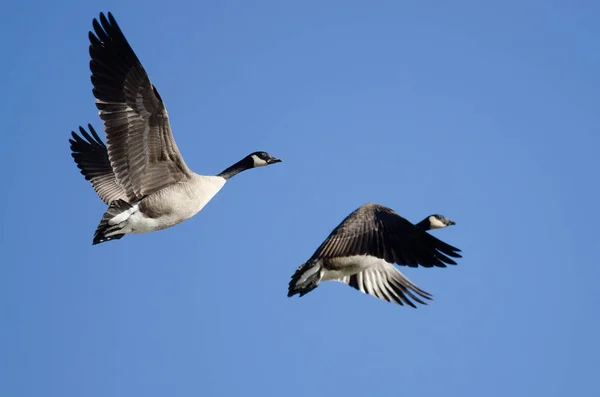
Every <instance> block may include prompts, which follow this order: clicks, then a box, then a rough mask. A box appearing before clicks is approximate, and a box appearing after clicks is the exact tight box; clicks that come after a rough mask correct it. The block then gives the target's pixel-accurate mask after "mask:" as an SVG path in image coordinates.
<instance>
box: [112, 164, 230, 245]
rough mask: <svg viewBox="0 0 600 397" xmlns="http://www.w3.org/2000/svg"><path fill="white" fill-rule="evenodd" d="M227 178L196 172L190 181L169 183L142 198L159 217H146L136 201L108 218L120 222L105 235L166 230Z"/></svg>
mask: <svg viewBox="0 0 600 397" xmlns="http://www.w3.org/2000/svg"><path fill="white" fill-rule="evenodd" d="M225 182H226V180H225V179H224V178H221V177H218V176H203V175H195V176H194V178H193V179H192V180H191V181H190V182H185V183H179V184H176V185H171V186H168V187H166V188H164V189H162V190H160V191H158V192H156V193H154V194H152V195H151V196H149V197H147V198H145V199H144V202H145V204H147V205H149V206H151V208H152V212H153V213H154V214H159V216H158V217H154V218H152V217H148V216H146V215H145V214H144V213H142V212H141V211H140V208H139V207H140V206H139V204H136V205H134V206H133V207H132V208H131V209H129V210H127V211H125V212H122V213H120V214H119V215H117V216H115V217H114V218H112V219H111V220H109V221H108V223H109V225H118V224H121V227H120V228H119V230H118V231H115V232H113V233H110V234H107V236H108V237H110V236H111V235H113V234H129V233H148V232H153V231H156V230H161V229H166V228H168V227H171V226H174V225H176V224H178V223H181V222H183V221H185V220H186V219H189V218H191V217H193V216H194V215H196V214H197V213H198V212H200V210H202V208H204V207H205V206H206V204H208V202H209V201H210V200H211V199H212V198H213V197H214V196H215V195H216V194H217V193H218V192H219V191H220V190H221V189H222V188H223V186H224V185H225Z"/></svg>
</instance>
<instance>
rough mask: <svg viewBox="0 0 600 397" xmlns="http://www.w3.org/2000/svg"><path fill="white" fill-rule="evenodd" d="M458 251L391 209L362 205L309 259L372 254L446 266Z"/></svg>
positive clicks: (388, 259) (392, 260)
mask: <svg viewBox="0 0 600 397" xmlns="http://www.w3.org/2000/svg"><path fill="white" fill-rule="evenodd" d="M459 252H460V250H459V249H458V248H455V247H453V246H451V245H449V244H446V243H444V242H443V241H441V240H439V239H437V238H436V237H434V236H432V235H431V234H429V233H427V232H425V231H423V230H421V229H419V228H418V227H416V226H415V225H413V224H412V223H411V222H409V221H408V220H406V219H404V218H403V217H401V216H400V215H398V214H397V213H396V212H394V211H393V210H392V209H390V208H387V207H384V206H381V205H378V204H365V205H363V206H361V207H360V208H358V209H357V210H355V211H354V212H352V213H351V214H350V215H348V216H347V217H346V218H345V219H344V220H343V221H342V223H340V224H339V225H338V226H337V227H336V228H335V229H334V230H333V231H332V232H331V234H330V235H329V237H327V239H326V240H325V241H324V242H323V243H322V244H321V246H320V247H319V248H318V249H317V250H316V251H315V253H314V254H313V256H312V257H311V259H310V260H309V261H311V260H316V259H319V258H323V259H324V258H335V257H344V256H352V255H371V256H375V257H377V258H381V259H384V260H385V261H386V262H389V263H396V264H398V265H405V266H411V267H417V266H419V265H421V266H424V267H434V266H435V267H446V265H447V264H451V265H455V264H456V262H455V261H454V260H452V259H451V258H449V257H453V258H461V255H460V254H459Z"/></svg>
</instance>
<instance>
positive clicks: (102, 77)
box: [89, 13, 192, 200]
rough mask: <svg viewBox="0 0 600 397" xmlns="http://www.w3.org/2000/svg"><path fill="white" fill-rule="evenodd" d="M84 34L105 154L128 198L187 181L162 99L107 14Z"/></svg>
mask: <svg viewBox="0 0 600 397" xmlns="http://www.w3.org/2000/svg"><path fill="white" fill-rule="evenodd" d="M93 26H94V32H90V34H89V39H90V56H91V61H90V70H91V72H92V83H93V85H94V89H93V93H94V96H95V97H96V106H97V107H98V109H99V110H100V112H99V114H100V118H101V119H102V120H103V121H104V128H105V131H106V144H107V147H108V157H109V159H110V163H111V165H112V168H113V170H114V173H115V177H116V179H117V181H118V183H119V184H120V185H121V186H122V187H123V189H124V190H125V191H126V192H127V196H128V197H129V199H130V200H131V199H136V198H141V197H143V196H146V195H149V194H152V193H153V192H156V191H157V190H160V189H162V188H164V187H166V186H169V185H171V184H174V183H177V182H180V181H184V180H188V179H189V178H190V176H191V175H192V174H191V171H190V170H189V169H188V167H187V166H186V164H185V162H184V161H183V158H182V157H181V154H180V153H179V150H178V149H177V145H176V144H175V140H174V139H173V136H172V134H171V127H170V124H169V117H168V115H167V110H166V108H165V106H164V103H163V101H162V100H161V98H160V96H159V95H158V92H157V90H156V88H155V87H154V85H153V84H152V83H151V82H150V79H149V78H148V75H147V74H146V71H145V70H144V67H143V66H142V64H141V63H140V61H139V59H138V57H137V56H136V54H135V53H134V52H133V49H132V48H131V46H130V45H129V43H128V42H127V40H126V38H125V36H124V35H123V32H122V31H121V29H120V28H119V26H118V25H117V22H116V21H115V19H114V17H113V16H112V15H111V13H108V18H107V17H105V16H104V14H103V13H101V14H100V22H98V21H97V20H96V19H94V21H93Z"/></svg>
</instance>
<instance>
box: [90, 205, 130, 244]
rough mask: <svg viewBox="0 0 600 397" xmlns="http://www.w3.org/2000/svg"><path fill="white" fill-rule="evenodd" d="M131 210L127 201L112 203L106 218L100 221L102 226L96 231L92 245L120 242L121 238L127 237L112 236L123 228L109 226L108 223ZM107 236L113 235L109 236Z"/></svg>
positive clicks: (103, 217)
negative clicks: (111, 241)
mask: <svg viewBox="0 0 600 397" xmlns="http://www.w3.org/2000/svg"><path fill="white" fill-rule="evenodd" d="M131 208H132V205H131V204H129V203H128V202H126V201H125V200H115V201H113V202H112V203H110V205H109V207H108V209H107V210H106V212H105V213H104V216H102V220H101V221H100V224H99V225H98V228H97V229H96V233H94V240H93V243H92V244H93V245H96V244H100V243H104V242H106V241H110V240H118V239H120V238H121V237H123V236H124V235H125V234H124V233H116V234H112V233H114V232H117V231H119V230H120V229H121V228H122V226H121V225H120V224H117V225H109V224H108V221H109V220H111V219H112V218H114V217H115V216H117V215H119V214H120V213H122V212H124V211H127V210H128V209H131ZM107 234H111V235H110V236H107Z"/></svg>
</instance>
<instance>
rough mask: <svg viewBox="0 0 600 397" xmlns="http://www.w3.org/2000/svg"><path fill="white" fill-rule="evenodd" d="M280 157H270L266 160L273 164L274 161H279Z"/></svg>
mask: <svg viewBox="0 0 600 397" xmlns="http://www.w3.org/2000/svg"><path fill="white" fill-rule="evenodd" d="M281 161H282V160H281V159H278V158H277V157H271V158H270V159H269V160H267V163H268V164H275V163H281Z"/></svg>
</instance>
